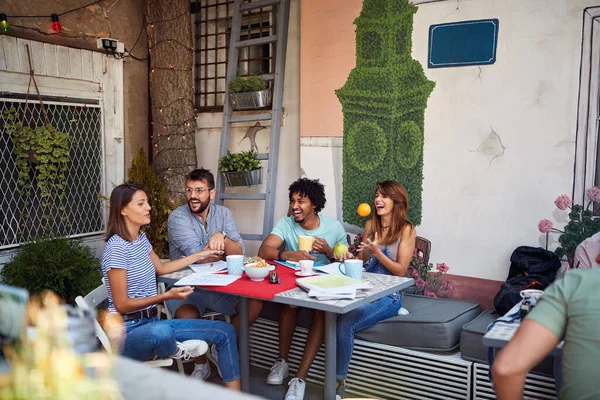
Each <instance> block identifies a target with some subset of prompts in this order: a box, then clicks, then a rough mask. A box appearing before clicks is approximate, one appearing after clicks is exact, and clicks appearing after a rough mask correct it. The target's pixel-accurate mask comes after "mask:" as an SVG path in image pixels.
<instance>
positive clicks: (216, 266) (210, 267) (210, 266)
mask: <svg viewBox="0 0 600 400" xmlns="http://www.w3.org/2000/svg"><path fill="white" fill-rule="evenodd" d="M190 268H191V269H192V271H194V272H195V273H197V274H203V275H208V274H217V273H219V272H223V271H226V270H227V263H226V262H225V261H215V262H212V263H206V264H192V265H190Z"/></svg>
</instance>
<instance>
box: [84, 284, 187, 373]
mask: <svg viewBox="0 0 600 400" xmlns="http://www.w3.org/2000/svg"><path fill="white" fill-rule="evenodd" d="M106 299H108V291H107V290H106V286H105V285H104V284H102V285H100V286H98V287H97V288H96V289H94V290H92V291H91V292H90V293H88V294H87V295H86V296H85V297H81V296H77V297H76V298H75V303H76V304H77V306H78V307H79V308H81V309H83V310H90V311H93V312H94V311H95V310H96V307H98V305H99V304H102V303H103V302H104V301H106ZM94 326H95V328H96V337H97V338H98V340H99V341H100V344H102V347H103V348H104V350H105V351H106V352H107V353H108V354H112V347H111V345H110V340H109V338H108V335H107V334H106V332H104V329H103V328H102V326H101V325H100V323H99V322H98V320H97V319H95V318H94ZM178 361H180V360H178ZM144 364H148V365H151V366H153V367H168V366H171V365H173V359H172V358H161V359H157V360H150V361H146V362H145V363H144ZM180 373H183V368H181V370H180Z"/></svg>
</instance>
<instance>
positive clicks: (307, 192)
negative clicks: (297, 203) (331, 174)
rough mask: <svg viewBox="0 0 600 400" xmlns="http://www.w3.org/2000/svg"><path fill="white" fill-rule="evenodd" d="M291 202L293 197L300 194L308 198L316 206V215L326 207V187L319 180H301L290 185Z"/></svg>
mask: <svg viewBox="0 0 600 400" xmlns="http://www.w3.org/2000/svg"><path fill="white" fill-rule="evenodd" d="M289 190H290V202H291V201H292V195H293V194H295V193H298V194H299V195H300V196H302V197H308V198H309V199H310V202H311V203H312V204H313V206H315V213H318V212H319V211H321V210H322V209H323V207H325V203H326V202H327V200H326V199H325V186H323V184H322V183H320V182H319V180H318V179H308V178H300V179H298V180H297V181H296V182H294V183H292V184H291V185H290V189H289Z"/></svg>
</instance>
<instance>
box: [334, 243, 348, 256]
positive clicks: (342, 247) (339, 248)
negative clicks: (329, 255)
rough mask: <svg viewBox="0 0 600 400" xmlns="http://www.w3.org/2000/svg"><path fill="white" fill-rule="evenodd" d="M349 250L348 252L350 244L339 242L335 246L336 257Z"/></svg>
mask: <svg viewBox="0 0 600 400" xmlns="http://www.w3.org/2000/svg"><path fill="white" fill-rule="evenodd" d="M347 252H348V246H346V245H345V244H344V243H338V244H336V245H335V247H334V248H333V253H334V254H335V255H336V257H339V256H340V254H344V253H347Z"/></svg>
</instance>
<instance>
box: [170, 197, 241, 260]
mask: <svg viewBox="0 0 600 400" xmlns="http://www.w3.org/2000/svg"><path fill="white" fill-rule="evenodd" d="M206 222H207V224H206V228H204V222H203V221H202V217H199V216H197V215H195V214H194V213H192V212H191V211H190V207H189V206H188V205H187V204H184V205H182V206H180V207H177V208H176V209H175V210H173V212H171V214H170V215H169V223H168V227H169V255H170V256H171V260H176V259H178V258H181V257H185V256H189V255H190V254H194V253H197V252H199V251H201V250H203V249H204V248H205V247H206V245H207V244H208V240H209V239H210V238H211V237H212V235H214V234H215V233H216V232H221V231H223V232H225V234H226V235H227V237H228V238H229V239H231V240H233V241H235V242H239V243H241V245H242V253H243V252H244V250H245V248H244V242H243V241H242V236H241V235H240V232H239V231H238V229H237V226H236V224H235V220H234V219H233V215H232V214H231V211H229V209H228V208H227V207H223V206H220V205H217V204H210V205H209V208H208V214H207V215H206Z"/></svg>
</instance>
